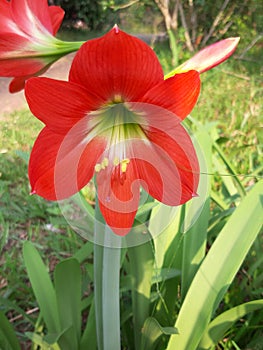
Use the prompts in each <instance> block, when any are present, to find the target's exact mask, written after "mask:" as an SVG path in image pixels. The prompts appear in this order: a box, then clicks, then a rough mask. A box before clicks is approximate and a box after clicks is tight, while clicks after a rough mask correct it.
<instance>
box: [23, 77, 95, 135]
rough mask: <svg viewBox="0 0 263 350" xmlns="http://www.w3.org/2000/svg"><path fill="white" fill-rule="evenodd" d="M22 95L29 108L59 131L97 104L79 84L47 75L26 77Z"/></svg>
mask: <svg viewBox="0 0 263 350" xmlns="http://www.w3.org/2000/svg"><path fill="white" fill-rule="evenodd" d="M25 96H26V99H27V102H28V105H29V108H30V110H31V112H32V113H33V114H34V115H35V116H36V117H37V118H38V119H39V120H41V121H43V122H44V123H45V124H46V125H47V126H48V127H49V128H50V130H53V131H54V132H56V133H62V134H63V133H66V132H67V131H68V130H69V129H70V128H71V127H72V126H73V125H74V124H75V123H76V122H78V121H79V120H80V119H82V118H84V117H85V116H86V115H87V113H88V112H90V111H91V110H95V109H97V108H98V107H99V106H100V104H101V101H100V100H99V98H98V97H97V96H95V95H91V94H89V92H88V91H87V90H86V89H84V88H83V87H82V86H80V85H77V84H74V83H69V82H67V81H60V80H54V79H50V78H32V79H30V80H28V82H27V84H26V88H25Z"/></svg>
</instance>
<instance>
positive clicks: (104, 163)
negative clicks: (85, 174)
mask: <svg viewBox="0 0 263 350" xmlns="http://www.w3.org/2000/svg"><path fill="white" fill-rule="evenodd" d="M108 165H109V159H108V158H106V157H105V158H103V160H102V162H101V163H97V164H96V165H95V172H96V173H99V172H100V171H101V170H104V169H106V168H107V166H108Z"/></svg>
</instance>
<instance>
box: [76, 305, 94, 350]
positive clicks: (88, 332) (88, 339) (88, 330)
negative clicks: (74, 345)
mask: <svg viewBox="0 0 263 350" xmlns="http://www.w3.org/2000/svg"><path fill="white" fill-rule="evenodd" d="M95 334H96V315H95V303H94V300H93V302H92V304H91V308H90V311H89V317H88V320H87V324H86V327H85V329H84V332H83V335H82V337H81V341H80V350H87V344H88V345H89V350H96V349H97V339H96V337H95V336H94V335H95Z"/></svg>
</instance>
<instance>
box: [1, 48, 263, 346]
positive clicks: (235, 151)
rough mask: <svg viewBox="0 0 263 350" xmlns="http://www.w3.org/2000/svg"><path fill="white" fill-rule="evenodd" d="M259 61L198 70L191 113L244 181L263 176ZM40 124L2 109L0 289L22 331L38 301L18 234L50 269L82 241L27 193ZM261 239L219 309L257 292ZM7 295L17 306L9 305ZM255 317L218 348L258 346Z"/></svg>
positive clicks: (164, 56)
mask: <svg viewBox="0 0 263 350" xmlns="http://www.w3.org/2000/svg"><path fill="white" fill-rule="evenodd" d="M165 45H166V44H162V46H160V47H157V49H156V50H157V53H158V55H159V57H160V60H161V62H162V63H163V66H164V70H165V71H168V70H169V68H170V63H169V52H168V51H167V48H166V46H165ZM258 62H259V61H256V63H249V62H245V63H244V62H242V61H238V60H234V59H231V60H230V62H227V63H224V64H222V65H221V66H220V67H218V68H215V69H213V70H212V71H210V72H207V73H205V74H204V75H202V93H201V96H200V98H199V101H198V104H197V106H196V107H195V109H194V111H193V113H192V117H194V118H195V119H196V120H198V121H199V122H201V123H203V124H204V123H214V124H215V125H216V129H215V130H216V131H215V132H216V133H217V138H218V140H219V141H220V145H221V146H222V148H223V150H224V152H225V153H226V155H227V156H228V157H229V158H230V159H231V162H232V164H233V166H234V168H235V169H236V173H237V174H240V175H241V176H240V177H241V179H242V181H243V182H244V184H245V186H246V187H249V186H251V185H253V183H254V182H255V181H257V180H258V179H259V178H260V176H262V168H260V166H261V165H260V158H262V136H260V128H261V127H262V119H261V116H262V110H261V105H262V91H263V90H262V87H261V86H260V83H262V78H261V77H260V74H259V64H258ZM41 128H42V124H41V123H40V122H39V121H38V120H37V119H36V118H34V117H32V115H31V114H30V112H29V111H27V110H23V111H18V112H14V113H12V114H11V115H5V116H4V118H3V121H1V128H0V232H1V235H0V269H1V278H0V297H1V298H4V299H5V300H6V305H5V307H6V308H7V309H8V310H10V311H9V312H8V317H9V319H13V318H14V317H16V316H18V319H14V320H13V324H14V325H15V327H16V329H17V330H18V331H21V332H23V331H25V330H27V329H30V328H32V326H30V323H28V322H27V320H25V319H22V318H20V317H19V311H20V310H19V309H18V308H19V307H21V308H22V309H23V310H25V311H27V310H30V309H32V310H33V309H34V307H35V306H36V304H35V300H34V295H33V293H32V290H31V288H30V287H29V285H28V283H27V281H28V279H27V276H26V273H25V268H24V263H23V260H22V257H21V247H22V243H23V241H24V240H26V239H29V240H31V241H33V242H35V243H36V245H37V248H38V250H39V251H40V253H41V255H42V257H43V258H44V260H45V262H46V263H47V265H48V266H49V267H50V268H51V271H53V269H54V266H55V265H56V263H57V262H58V261H60V260H62V259H64V258H66V257H68V256H71V255H72V254H73V253H74V252H76V251H77V250H78V249H79V248H80V247H81V246H82V245H83V240H82V238H81V237H80V236H78V235H77V234H76V233H75V232H74V231H73V230H71V229H70V228H69V227H68V225H67V223H66V221H65V219H64V218H63V216H62V215H61V213H60V209H59V206H58V205H57V204H56V203H53V202H47V201H45V200H44V199H42V198H40V197H37V196H30V194H29V193H30V188H29V183H28V178H27V162H26V159H27V157H28V155H29V152H30V149H31V147H32V145H33V142H34V140H35V138H36V136H37V134H38V132H39V131H40V129H41ZM250 175H251V177H250ZM213 181H214V182H213V186H214V188H215V189H218V190H221V187H220V186H221V185H222V184H221V183H220V180H219V179H218V178H217V177H216V176H214V178H213ZM212 209H213V208H212ZM211 232H212V231H211ZM261 247H262V237H259V238H258V239H257V240H256V242H255V243H254V245H253V247H252V249H251V250H250V252H249V254H248V256H247V258H246V261H245V262H244V264H243V266H242V268H241V269H240V271H239V273H238V275H237V277H236V278H235V281H234V283H233V284H232V286H231V288H230V289H229V291H228V293H227V294H226V296H225V298H224V301H223V303H222V306H221V309H222V311H223V310H225V309H227V308H229V307H232V306H234V305H236V304H238V303H242V302H244V301H248V300H253V299H256V298H262V295H263V290H262V280H263V276H262V262H263V261H262V259H260V260H258V257H260V256H261V255H262V254H261ZM7 301H10V302H13V305H16V308H15V309H14V308H13V306H12V307H8V306H7V304H8V303H7ZM32 317H33V318H34V313H33V315H32ZM260 317H262V314H260V313H259V312H255V313H253V315H251V316H249V317H248V318H245V319H242V320H240V322H239V323H238V324H236V325H235V326H233V328H232V329H231V331H230V333H229V336H228V337H227V338H226V339H225V340H224V341H222V343H221V345H219V347H218V349H239V348H238V347H236V346H237V345H235V344H237V343H238V344H242V346H243V348H242V349H257V346H260V345H258V344H260V343H259V342H260V339H262V335H263V331H262V328H258V324H259V323H260ZM253 342H254V344H253Z"/></svg>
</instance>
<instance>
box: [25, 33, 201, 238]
mask: <svg viewBox="0 0 263 350" xmlns="http://www.w3.org/2000/svg"><path fill="white" fill-rule="evenodd" d="M199 91H200V79H199V73H198V72H196V71H194V70H191V71H189V72H186V73H182V74H177V75H175V76H174V77H171V78H169V79H167V80H164V77H163V71H162V68H161V65H160V63H159V61H158V59H157V57H156V55H155V53H154V52H153V50H152V49H151V48H150V47H148V46H147V45H146V44H145V43H144V42H142V41H141V40H139V39H137V38H135V37H132V36H130V35H128V34H126V33H124V32H122V31H120V30H119V29H118V28H117V27H115V28H113V29H112V30H111V31H110V32H108V33H107V34H106V35H104V36H103V37H101V38H99V39H94V40H91V41H88V42H87V43H85V44H84V45H83V46H82V47H81V48H80V50H79V51H78V53H77V54H76V56H75V58H74V60H73V63H72V67H71V70H70V74H69V81H68V82H67V81H58V80H54V79H49V78H32V79H29V80H28V82H27V83H26V88H25V93H26V98H27V101H28V104H29V107H30V109H31V111H32V112H33V114H34V115H35V116H36V117H37V118H38V119H40V120H41V121H42V122H44V123H45V125H46V126H45V127H44V129H43V130H42V132H41V133H40V134H39V136H38V138H37V140H36V142H35V144H34V147H33V150H32V153H31V157H30V163H29V178H30V182H31V186H32V193H36V194H38V195H40V196H42V197H44V198H46V199H48V200H59V199H63V198H67V197H69V196H71V195H72V194H74V193H76V192H77V191H79V190H80V189H81V188H83V187H84V186H85V185H86V184H87V183H88V182H89V181H90V180H91V178H92V177H93V175H94V174H95V175H96V182H97V191H98V200H99V205H100V209H101V212H102V215H103V216H104V218H105V221H106V223H107V224H108V225H109V226H110V227H111V228H112V230H113V231H114V232H115V233H117V234H118V235H125V234H127V233H128V232H129V230H130V229H131V227H132V225H133V221H134V217H135V215H136V211H137V209H138V205H139V199H140V186H142V187H143V188H144V189H145V190H146V191H147V192H148V193H149V194H150V195H151V196H152V197H154V198H155V199H157V200H158V201H161V202H163V203H165V204H167V205H173V206H174V205H180V204H182V203H185V202H186V201H188V200H190V199H191V198H192V197H193V196H195V195H196V190H197V186H198V181H199V175H198V173H199V165H198V160H197V156H196V153H195V149H194V147H193V144H192V141H191V139H190V137H189V135H188V133H187V132H186V130H185V129H184V127H183V126H182V125H181V121H182V120H183V119H184V118H185V117H186V116H187V115H188V114H189V113H190V112H191V110H192V108H193V107H194V105H195V103H196V101H197V98H198V95H199Z"/></svg>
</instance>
